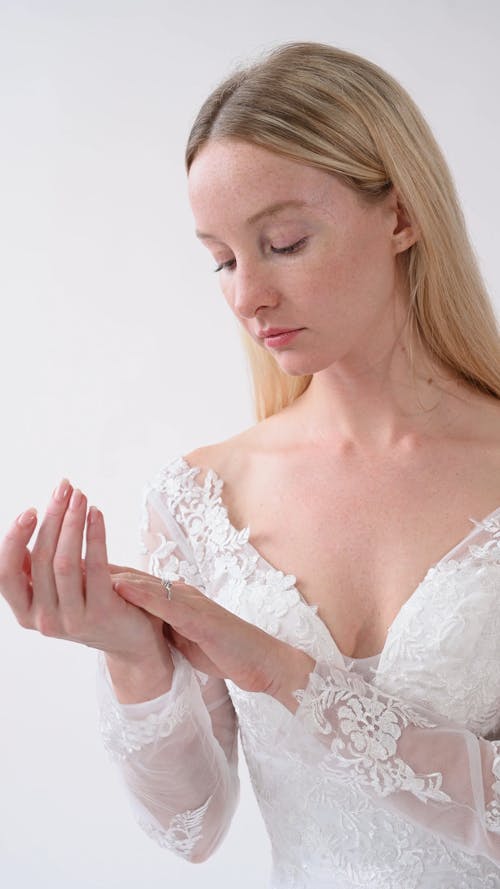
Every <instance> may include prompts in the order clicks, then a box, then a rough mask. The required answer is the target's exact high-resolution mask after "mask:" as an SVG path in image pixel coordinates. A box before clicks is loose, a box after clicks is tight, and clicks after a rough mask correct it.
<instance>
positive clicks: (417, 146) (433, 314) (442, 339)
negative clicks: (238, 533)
mask: <svg viewBox="0 0 500 889" xmlns="http://www.w3.org/2000/svg"><path fill="white" fill-rule="evenodd" d="M224 137H236V138H239V139H243V140H245V141H246V142H249V143H253V144H255V145H260V146H263V147H265V148H267V149H268V150H270V151H273V152H275V153H276V154H279V155H282V156H284V157H288V158H292V159H293V160H297V161H299V162H302V163H305V164H311V165H312V166H314V167H318V168H320V169H322V170H326V171H328V172H330V173H332V174H335V175H336V176H337V177H340V178H341V180H342V181H343V182H344V183H345V184H347V185H348V186H349V187H350V188H352V189H353V190H354V191H355V192H356V193H357V195H358V196H359V198H360V199H361V200H363V201H370V202H374V201H375V202H376V201H377V200H380V199H382V198H383V197H384V195H385V194H386V193H387V190H388V189H389V188H390V187H391V186H392V185H394V187H395V188H396V191H397V192H398V194H399V198H400V201H401V203H402V204H403V205H404V207H405V209H406V211H407V213H408V215H409V217H410V218H411V220H412V221H413V223H416V226H417V229H418V232H419V238H418V240H417V241H416V242H415V243H414V244H412V246H411V247H409V248H408V249H407V250H406V251H405V252H404V253H402V254H398V261H399V262H400V264H401V267H402V269H403V272H404V275H405V276H406V281H407V284H408V292H409V295H410V300H409V306H408V324H409V325H410V332H411V335H412V337H417V338H418V339H419V341H420V343H422V344H423V345H424V347H425V348H426V349H427V350H428V352H429V353H430V354H431V355H432V356H433V358H434V359H435V360H437V361H438V362H440V363H442V365H444V366H445V367H447V368H448V369H450V370H451V371H452V372H454V373H455V374H457V375H458V376H459V377H460V378H462V379H464V380H466V381H467V382H468V383H469V384H471V385H472V386H474V387H476V388H477V389H479V390H481V391H483V392H486V393H488V394H489V395H492V396H493V397H495V398H500V334H499V330H498V327H497V320H496V317H495V313H494V310H493V307H492V304H491V301H490V298H489V295H488V292H487V290H486V286H485V284H484V281H483V279H482V276H481V272H480V270H479V266H478V262H477V258H476V255H475V253H474V249H473V247H472V244H471V242H470V240H469V236H468V233H467V229H466V224H465V220H464V216H463V213H462V210H461V206H460V202H459V199H458V196H457V193H456V190H455V186H454V182H453V179H452V176H451V173H450V170H449V168H448V166H447V163H446V161H445V159H444V156H443V154H442V152H441V150H440V148H439V146H438V144H437V142H436V140H435V138H434V136H433V134H432V132H431V130H430V128H429V126H428V124H427V123H426V121H425V120H424V118H423V116H422V114H421V112H420V111H419V109H418V108H417V106H416V105H415V103H414V102H413V100H412V98H411V97H410V96H409V94H408V93H407V92H406V91H405V90H404V89H403V87H402V86H401V85H400V84H399V83H398V82H397V81H396V80H395V79H394V78H393V77H391V75H389V74H388V73H387V72H386V71H384V70H383V69H382V68H379V67H378V65H375V64H374V63H373V62H370V61H368V60H367V59H365V58H363V57H362V56H358V55H355V54H354V53H350V52H347V51H345V50H342V49H339V48H337V47H334V46H330V45H329V44H325V43H314V42H289V43H284V44H281V45H280V46H278V47H275V48H274V49H272V50H271V51H268V52H267V53H266V54H265V56H264V58H263V59H261V60H259V61H256V62H254V63H253V64H250V65H247V66H245V67H237V68H236V70H235V71H234V72H233V73H232V74H231V75H230V76H229V77H228V78H226V79H225V80H224V81H223V82H222V83H221V84H220V85H219V86H218V87H217V88H216V89H215V90H213V92H212V93H211V94H210V95H209V96H208V98H207V99H206V100H205V102H204V103H203V105H202V107H201V108H200V111H199V112H198V114H197V116H196V119H195V121H194V124H193V126H192V128H191V132H190V134H189V138H188V142H187V147H186V154H185V163H186V170H187V172H188V173H189V170H190V167H191V164H192V163H193V161H194V159H195V157H196V155H197V153H198V152H199V151H200V149H201V148H202V146H203V145H204V144H205V143H206V142H207V141H208V140H209V139H220V138H224ZM240 334H241V337H242V342H243V346H244V349H245V351H246V353H247V357H248V361H249V365H250V372H251V376H252V381H253V397H254V411H255V416H256V419H257V421H260V420H262V419H264V418H266V417H269V416H271V415H272V414H275V413H277V412H278V411H280V410H281V409H282V408H284V407H286V406H287V405H289V404H291V403H292V402H293V401H295V399H296V398H298V397H299V396H300V395H301V394H302V393H303V392H304V391H305V390H306V389H307V387H308V385H309V383H310V381H311V379H312V375H306V376H292V375H289V374H286V373H284V371H282V370H281V368H280V367H279V365H278V364H277V362H276V360H275V358H274V357H273V355H272V354H271V353H270V352H268V351H267V350H265V349H263V348H262V347H261V346H259V345H257V344H256V343H255V342H254V340H253V339H252V338H251V337H250V335H249V334H248V333H247V332H246V331H245V330H244V329H243V328H240ZM412 337H410V342H411V341H412ZM410 360H412V355H411V352H410Z"/></svg>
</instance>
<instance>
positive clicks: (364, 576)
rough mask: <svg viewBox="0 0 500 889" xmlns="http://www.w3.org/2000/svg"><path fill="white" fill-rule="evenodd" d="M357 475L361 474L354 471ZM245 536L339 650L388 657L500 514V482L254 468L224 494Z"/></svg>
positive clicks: (313, 467) (425, 474)
mask: <svg viewBox="0 0 500 889" xmlns="http://www.w3.org/2000/svg"><path fill="white" fill-rule="evenodd" d="M355 469H356V471H354V470H355ZM224 501H225V504H226V506H227V508H228V512H229V515H230V517H231V521H232V523H233V524H234V525H235V526H236V527H244V526H246V525H249V527H250V541H251V543H252V545H253V546H254V547H255V548H256V549H257V551H258V552H259V553H260V555H262V557H263V558H264V559H266V561H268V562H269V563H270V564H271V565H273V567H275V568H277V569H279V570H281V571H283V572H284V573H285V574H293V575H295V577H296V584H297V588H298V589H299V591H300V593H301V594H302V596H303V597H304V598H305V599H306V601H307V602H309V603H310V604H316V605H318V613H319V615H320V617H321V618H322V620H323V621H324V623H325V624H326V626H327V627H328V629H329V631H330V633H331V635H332V637H333V638H334V640H335V642H336V644H337V647H338V648H339V650H340V651H341V652H342V653H343V654H345V655H347V656H350V657H354V658H364V657H369V656H371V655H374V654H377V653H379V652H380V651H381V650H382V649H383V647H384V643H385V639H386V636H387V631H388V628H389V627H390V625H391V624H392V623H393V621H394V619H395V617H396V616H397V614H398V612H399V611H400V609H401V607H402V605H403V604H404V603H405V602H406V601H407V600H408V599H409V598H410V596H411V595H412V593H413V592H414V591H415V589H416V588H417V586H418V585H419V584H420V582H421V581H422V580H423V578H424V577H425V575H426V573H427V571H428V569H429V568H430V567H431V566H432V565H434V564H435V563H436V562H438V561H439V560H440V559H442V557H443V556H444V555H446V554H447V553H448V552H449V551H450V550H451V549H452V548H453V547H454V546H455V545H456V544H458V543H459V542H461V541H462V540H463V538H464V537H465V536H466V535H467V534H469V532H471V531H472V530H473V528H474V525H473V523H472V522H470V521H469V517H471V518H475V519H482V518H484V517H485V516H486V515H487V514H488V513H490V512H491V511H492V510H493V509H495V508H496V507H497V506H499V505H500V482H499V485H498V487H497V490H496V491H495V490H494V489H492V485H491V477H488V475H487V473H485V472H484V468H483V469H482V470H476V471H475V472H474V471H473V470H472V469H471V470H470V471H469V473H468V478H467V483H466V484H464V473H463V467H462V466H459V465H458V464H457V465H451V464H450V461H448V463H446V461H444V462H443V463H442V464H441V462H440V463H439V465H432V464H428V465H425V464H424V465H422V466H417V465H413V466H412V469H411V470H409V469H408V466H405V467H403V466H400V467H399V468H398V466H397V465H395V464H394V462H393V463H392V464H391V467H390V468H386V467H383V466H363V467H361V466H357V467H353V466H352V465H348V464H347V463H345V462H344V463H336V464H335V465H332V464H330V463H328V462H326V463H325V462H323V461H321V460H318V461H311V460H308V461H306V462H304V460H301V459H300V457H298V456H297V457H295V458H289V459H287V460H284V459H276V458H275V457H267V458H266V457H265V456H263V455H260V456H259V459H257V460H249V461H248V462H247V464H246V468H245V471H244V472H240V473H239V475H238V479H237V481H236V479H234V480H233V481H232V482H231V481H230V482H229V484H227V483H226V484H225V487H224Z"/></svg>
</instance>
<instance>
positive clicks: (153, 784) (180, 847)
mask: <svg viewBox="0 0 500 889" xmlns="http://www.w3.org/2000/svg"><path fill="white" fill-rule="evenodd" d="M141 544H142V556H143V558H142V565H141V567H142V570H144V571H147V572H148V573H151V574H154V575H155V576H163V577H166V578H169V579H171V580H178V579H184V580H185V582H186V583H193V584H194V583H196V584H197V586H202V585H203V581H202V579H201V578H200V577H199V575H198V572H197V568H196V564H195V559H194V556H193V553H192V552H191V550H190V547H189V543H188V541H187V539H186V537H185V536H184V534H183V532H182V530H181V529H180V527H179V526H178V525H177V523H176V522H175V520H174V518H173V516H172V515H171V513H170V511H169V510H168V508H167V506H166V504H165V502H164V498H163V497H162V496H161V494H160V492H158V491H156V490H153V489H147V490H146V491H145V494H144V499H143V514H142V522H141ZM165 645H166V646H167V645H168V643H167V640H165ZM170 654H171V657H172V661H173V665H174V671H173V677H172V678H171V679H169V681H168V682H167V681H166V680H165V683H164V685H165V688H166V689H167V690H166V691H164V692H163V693H161V694H160V695H159V696H156V697H155V698H153V699H152V700H149V699H146V698H147V697H150V695H148V692H147V691H146V693H145V694H144V696H143V697H142V698H141V697H139V698H138V702H136V703H121V700H123V696H122V694H119V695H117V688H116V687H115V686H114V684H113V680H115V674H113V679H112V678H111V673H110V670H109V668H108V664H107V662H106V658H105V656H104V655H103V654H102V653H99V655H98V676H97V681H98V696H99V707H100V727H101V732H102V736H103V741H104V744H105V747H106V749H107V750H108V752H109V754H110V755H111V756H112V758H113V759H114V760H115V762H116V764H117V766H118V768H119V769H120V772H121V775H122V778H123V780H124V782H125V786H126V788H127V791H128V794H129V797H130V801H131V805H132V810H133V812H134V815H135V817H136V819H137V821H138V823H139V825H140V826H141V827H142V829H143V830H145V832H146V833H147V834H148V835H149V836H151V837H152V838H153V839H155V840H156V841H157V842H158V843H159V844H160V845H161V846H163V847H164V848H167V849H170V850H171V851H172V852H174V853H176V854H178V855H180V856H182V857H184V858H186V859H188V860H189V861H192V862H199V861H203V860H205V859H206V858H208V857H209V856H210V855H211V854H212V853H213V852H214V851H215V849H216V848H217V846H218V845H219V844H220V843H221V841H222V839H223V838H224V836H225V834H226V833H227V830H228V828H229V825H230V822H231V819H232V816H233V814H234V811H235V809H236V805H237V802H238V798H239V779H238V763H237V757H238V743H237V719H236V714H235V711H234V708H233V705H232V702H231V699H230V697H229V695H228V692H227V687H226V684H225V682H224V680H222V679H219V678H216V677H212V676H210V677H209V676H207V675H206V674H203V673H200V672H199V671H197V670H194V669H193V667H192V665H191V664H190V662H189V661H188V660H187V659H186V658H185V657H184V656H183V655H182V654H181V653H180V652H179V651H178V650H177V649H175V648H174V647H173V646H172V647H171V648H170ZM167 675H168V674H167V673H166V672H165V676H167ZM115 681H116V680H115ZM147 687H148V686H147V685H145V686H144V688H145V689H146V688H147ZM127 690H128V689H127ZM136 690H137V685H136ZM119 698H120V700H119ZM125 699H126V700H128V698H127V697H125Z"/></svg>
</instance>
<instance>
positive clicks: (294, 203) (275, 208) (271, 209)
mask: <svg viewBox="0 0 500 889" xmlns="http://www.w3.org/2000/svg"><path fill="white" fill-rule="evenodd" d="M308 206H309V204H308V203H307V201H299V200H297V199H295V200H289V201H277V202H276V203H275V204H269V206H267V207H264V208H263V209H262V210H259V211H258V212H257V213H254V214H253V216H249V217H248V219H247V220H246V221H245V225H254V224H255V223H256V222H258V221H259V220H260V219H263V217H264V216H274V215H275V214H276V213H279V212H280V211H281V210H286V209H287V208H288V207H294V208H295V209H301V208H303V207H308ZM195 234H196V237H197V238H202V239H203V238H207V239H210V240H211V241H217V238H216V237H215V235H210V234H208V232H200V231H198V229H196V231H195Z"/></svg>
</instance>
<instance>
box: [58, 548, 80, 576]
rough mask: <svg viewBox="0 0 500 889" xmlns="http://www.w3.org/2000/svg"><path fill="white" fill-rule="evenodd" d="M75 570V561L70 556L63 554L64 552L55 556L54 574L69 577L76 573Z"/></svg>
mask: <svg viewBox="0 0 500 889" xmlns="http://www.w3.org/2000/svg"><path fill="white" fill-rule="evenodd" d="M75 570H76V565H75V562H74V561H73V559H72V558H70V556H66V555H63V554H62V553H60V554H59V555H58V554H56V555H55V556H54V574H57V575H58V576H60V577H68V576H69V575H71V574H74V572H75Z"/></svg>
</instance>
